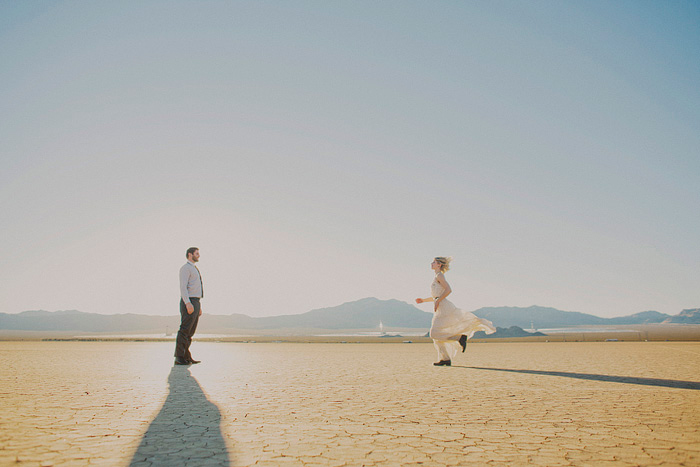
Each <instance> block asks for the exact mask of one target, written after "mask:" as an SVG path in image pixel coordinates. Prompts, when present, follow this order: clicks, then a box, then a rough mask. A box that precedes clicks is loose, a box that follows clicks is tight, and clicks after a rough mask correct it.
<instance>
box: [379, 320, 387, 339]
mask: <svg viewBox="0 0 700 467" xmlns="http://www.w3.org/2000/svg"><path fill="white" fill-rule="evenodd" d="M379 332H380V333H381V335H382V336H383V335H384V334H386V333H385V332H384V324H383V323H382V321H381V320H379Z"/></svg>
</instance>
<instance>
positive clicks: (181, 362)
mask: <svg viewBox="0 0 700 467" xmlns="http://www.w3.org/2000/svg"><path fill="white" fill-rule="evenodd" d="M189 364H190V362H189V360H185V359H184V358H182V357H177V358H176V359H175V365H189Z"/></svg>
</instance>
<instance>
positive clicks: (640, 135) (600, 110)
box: [0, 0, 700, 316]
mask: <svg viewBox="0 0 700 467" xmlns="http://www.w3.org/2000/svg"><path fill="white" fill-rule="evenodd" d="M699 85H700V3H698V2H693V1H689V2H681V1H669V2H658V1H637V0H635V1H629V2H627V1H615V2H609V1H600V2H598V1H585V2H574V1H568V2H562V1H528V2H524V1H523V2H509V1H489V2H485V1H483V2H481V1H474V2H472V1H468V2H457V1H454V2H448V1H430V2H428V1H425V2H409V1H391V2H389V1H386V2H377V1H367V2H362V1H347V2H326V1H317V2H315V1H296V2H283V1H278V2H265V1H254V2H226V1H221V2H207V1H197V2H177V1H167V2H158V1H149V2H140V1H139V2H136V1H135V2H126V1H124V2H122V1H120V2H107V1H98V2H92V1H85V2H44V1H42V2H29V1H26V2H24V1H23V2H14V1H2V2H0V108H2V112H1V113H0V162H1V167H2V168H1V170H0V216H1V218H2V227H1V228H0V244H2V246H3V249H4V255H3V259H2V261H0V296H1V297H2V304H1V305H0V312H10V313H15V312H20V311H24V310H30V309H45V310H59V309H79V310H81V311H87V312H97V313H126V312H134V313H146V314H177V302H178V283H177V273H178V269H179V267H180V266H181V264H183V263H184V261H185V258H184V252H185V250H186V248H187V247H189V246H198V247H200V249H201V254H202V258H201V262H200V269H201V270H202V273H203V276H204V280H205V293H206V297H205V300H204V302H203V307H204V310H205V312H208V313H216V314H229V313H246V314H249V315H253V316H263V315H274V314H289V313H301V312H305V311H308V310H310V309H313V308H320V307H326V306H334V305H338V304H340V303H343V302H346V301H351V300H356V299H360V298H364V297H368V296H375V297H378V298H382V299H388V298H396V299H399V300H403V301H411V300H413V299H414V298H415V297H418V296H427V295H428V290H429V284H430V282H431V280H432V272H431V271H430V269H429V264H430V262H431V259H432V257H433V256H435V255H451V256H453V257H454V258H455V260H454V263H453V269H452V271H450V273H449V274H448V276H447V278H448V280H449V281H450V282H451V284H452V287H453V289H454V294H453V297H452V298H453V301H454V302H455V303H456V304H457V305H458V306H462V307H464V308H466V309H469V310H473V309H476V308H479V307H483V306H530V305H534V304H536V305H541V306H553V307H556V308H560V309H564V310H571V311H581V312H586V313H593V314H597V315H600V316H619V315H623V314H630V313H635V312H639V311H644V310H658V311H661V312H666V313H670V314H676V313H678V312H679V311H681V309H683V308H695V307H700V241H699V240H698V239H699V238H700V237H699V236H700V216H699V215H698V212H699V211H700V210H699V209H698V206H700V131H699V129H700V86H699ZM425 309H426V310H428V309H429V307H427V306H426V307H425Z"/></svg>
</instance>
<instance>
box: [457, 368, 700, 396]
mask: <svg viewBox="0 0 700 467" xmlns="http://www.w3.org/2000/svg"><path fill="white" fill-rule="evenodd" d="M455 366H456V365H455ZM456 367H457V368H470V369H473V370H488V371H506V372H510V373H525V374H529V375H545V376H563V377H565V378H576V379H588V380H592V381H606V382H609V383H625V384H641V385H643V386H658V387H665V388H679V389H694V390H696V391H698V390H700V383H699V382H696V381H677V380H674V379H656V378H637V377H634V376H611V375H596V374H590V373H569V372H566V371H542V370H514V369H509V368H485V367H478V366H456Z"/></svg>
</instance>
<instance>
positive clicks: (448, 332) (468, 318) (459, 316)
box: [430, 300, 496, 360]
mask: <svg viewBox="0 0 700 467" xmlns="http://www.w3.org/2000/svg"><path fill="white" fill-rule="evenodd" d="M478 331H484V332H485V333H486V334H493V333H494V332H496V328H495V327H494V326H493V323H492V322H491V321H489V320H487V319H482V318H479V317H478V316H476V315H475V314H474V313H470V312H468V311H464V310H460V309H459V308H457V307H456V306H455V305H454V304H453V303H452V302H451V301H449V300H443V301H442V302H440V306H438V310H437V312H435V314H434V315H433V322H432V324H431V326H430V337H431V339H433V344H434V345H435V348H436V349H437V352H438V359H439V360H452V359H453V358H454V357H455V356H456V355H457V352H459V350H460V348H461V347H460V345H459V338H460V336H462V334H464V335H465V336H467V339H471V337H472V336H473V335H474V333H475V332H478Z"/></svg>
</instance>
